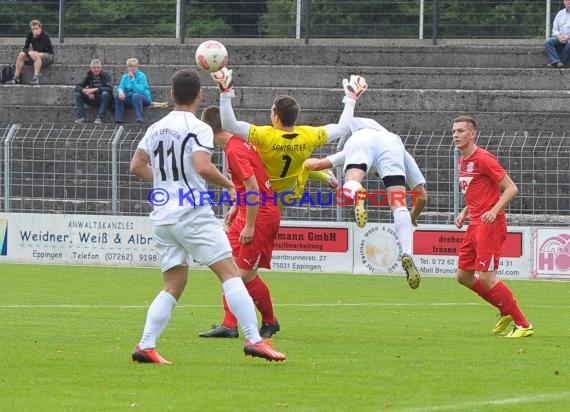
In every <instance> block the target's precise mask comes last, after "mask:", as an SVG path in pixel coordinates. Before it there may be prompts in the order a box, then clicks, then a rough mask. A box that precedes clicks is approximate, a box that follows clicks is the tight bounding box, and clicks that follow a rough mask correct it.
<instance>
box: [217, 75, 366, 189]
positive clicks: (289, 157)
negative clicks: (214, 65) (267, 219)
mask: <svg viewBox="0 0 570 412" xmlns="http://www.w3.org/2000/svg"><path fill="white" fill-rule="evenodd" d="M211 76H212V78H213V79H214V81H215V82H216V83H217V85H218V87H219V88H220V91H221V93H220V116H221V119H222V127H223V128H224V129H225V130H228V131H230V132H232V133H234V134H235V135H237V136H239V137H240V138H242V139H244V140H246V141H248V142H249V143H252V144H254V145H255V146H256V147H257V150H258V152H259V156H260V157H261V160H262V161H263V165H264V167H265V170H266V172H267V175H268V176H269V180H270V181H271V186H272V188H273V191H274V192H275V193H276V194H277V195H278V196H279V199H280V200H282V194H284V193H286V192H293V193H294V196H295V198H296V199H299V198H300V197H301V196H302V194H303V190H304V188H305V184H306V183H307V180H308V179H311V180H318V181H321V182H324V183H327V184H328V185H329V186H330V187H331V188H333V189H336V188H337V187H338V181H337V179H336V178H335V177H334V174H333V173H332V171H330V170H328V171H309V170H308V169H307V168H305V167H304V165H303V162H304V161H305V160H306V159H308V158H309V157H310V156H311V153H312V152H313V150H315V149H316V148H317V147H320V146H323V145H324V144H326V143H330V142H333V141H335V140H337V139H339V138H341V137H344V136H346V135H348V134H349V133H350V124H349V122H350V120H351V119H352V118H353V116H354V107H355V105H356V101H357V100H358V98H359V97H360V95H361V94H362V93H364V91H365V90H366V88H367V87H368V86H367V84H366V80H365V79H364V77H362V76H357V75H352V76H351V77H350V80H349V79H344V80H343V88H344V92H345V97H344V99H343V102H344V110H343V112H342V114H341V116H340V119H339V122H338V124H328V125H326V126H298V125H296V122H297V119H298V117H299V110H300V109H299V104H298V103H297V101H296V100H295V98H293V97H292V96H288V95H280V96H277V97H276V98H275V100H274V101H273V105H272V107H271V126H257V125H254V124H250V123H247V122H244V121H238V120H237V119H236V117H235V114H234V111H233V108H232V100H231V98H232V97H233V96H234V90H233V82H232V70H230V69H228V68H227V67H224V68H223V69H221V70H220V71H217V72H215V73H212V74H211Z"/></svg>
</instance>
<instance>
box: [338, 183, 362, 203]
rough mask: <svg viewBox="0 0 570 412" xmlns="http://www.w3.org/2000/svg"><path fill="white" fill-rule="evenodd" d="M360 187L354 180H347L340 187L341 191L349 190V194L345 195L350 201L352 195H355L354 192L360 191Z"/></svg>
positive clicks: (352, 197)
mask: <svg viewBox="0 0 570 412" xmlns="http://www.w3.org/2000/svg"><path fill="white" fill-rule="evenodd" d="M361 187H362V185H361V184H360V183H359V182H357V181H356V180H349V181H347V182H344V184H343V185H342V188H343V189H348V190H350V193H347V194H348V195H349V196H350V198H351V199H354V195H355V194H356V191H357V190H358V189H360V188H361Z"/></svg>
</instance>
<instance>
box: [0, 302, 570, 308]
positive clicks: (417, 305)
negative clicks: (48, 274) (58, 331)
mask: <svg viewBox="0 0 570 412" xmlns="http://www.w3.org/2000/svg"><path fill="white" fill-rule="evenodd" d="M479 305H481V303H465V302H463V303H454V302H440V303H396V302H394V303H388V302H384V303H383V302H377V303H374V302H371V303H341V302H338V303H337V302H335V303H274V304H273V306H275V307H306V308H319V307H336V306H344V307H347V306H351V307H372V306H379V307H382V306H384V307H389V306H395V307H426V306H427V307H439V306H479ZM219 306H220V304H218V303H215V304H182V305H177V306H176V307H177V308H217V307H219ZM525 307H532V308H554V309H568V308H569V307H570V306H568V305H525ZM141 308H148V304H145V305H82V304H38V305H20V304H14V305H0V309H141Z"/></svg>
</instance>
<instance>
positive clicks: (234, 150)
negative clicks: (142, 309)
mask: <svg viewBox="0 0 570 412" xmlns="http://www.w3.org/2000/svg"><path fill="white" fill-rule="evenodd" d="M202 121H203V122H205V123H206V124H208V125H209V126H211V127H212V130H213V131H214V143H215V144H217V145H218V146H220V147H221V148H222V150H223V151H224V153H225V154H226V162H227V165H228V172H229V174H230V175H231V179H232V182H233V184H234V186H235V188H236V192H237V193H238V196H240V199H239V200H240V202H239V203H238V202H236V203H237V205H234V206H232V208H231V209H230V210H229V212H228V213H227V214H226V217H225V224H226V227H227V228H228V229H227V230H226V232H227V234H228V239H229V241H230V244H231V246H232V251H233V256H234V258H235V260H236V264H237V266H238V268H239V270H240V273H241V277H242V279H243V282H244V283H245V287H246V289H247V291H248V292H249V294H250V296H251V298H252V299H253V303H254V304H255V306H256V307H257V309H258V310H259V313H260V314H261V328H260V329H259V334H260V335H261V337H262V338H270V337H271V336H273V335H274V334H275V333H277V332H279V330H280V325H279V322H278V321H277V319H276V318H275V314H274V312H273V303H272V301H271V294H270V293H269V288H268V287H267V285H266V283H265V282H264V281H263V279H262V278H261V277H260V276H259V275H258V273H257V270H258V268H266V269H270V268H271V254H272V252H273V243H274V241H275V236H277V232H278V231H279V224H280V221H281V212H280V211H279V207H278V206H277V203H276V202H275V201H274V200H273V191H272V190H271V183H270V182H269V177H267V173H266V172H265V170H264V169H263V164H262V163H261V159H260V158H259V154H258V153H257V150H256V148H255V146H254V145H252V144H249V143H247V142H245V141H244V140H243V139H240V138H239V137H237V136H235V135H232V134H231V133H230V132H228V131H226V130H224V129H222V123H221V120H220V110H219V108H218V107H217V106H209V107H207V108H205V109H204V111H203V112H202ZM246 195H247V197H246ZM238 205H239V206H238ZM222 300H223V306H224V319H223V320H222V323H221V325H220V326H215V327H214V328H213V329H212V330H210V331H208V332H204V333H200V335H199V336H200V337H202V338H237V337H238V336H239V332H238V320H237V319H236V317H235V316H234V314H233V313H232V312H231V311H230V309H229V307H228V304H227V301H226V298H225V295H223V294H222Z"/></svg>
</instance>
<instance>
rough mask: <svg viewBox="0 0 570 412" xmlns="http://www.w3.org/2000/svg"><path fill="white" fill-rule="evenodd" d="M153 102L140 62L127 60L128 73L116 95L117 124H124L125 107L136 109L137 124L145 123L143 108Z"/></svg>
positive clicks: (133, 59)
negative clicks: (140, 68)
mask: <svg viewBox="0 0 570 412" xmlns="http://www.w3.org/2000/svg"><path fill="white" fill-rule="evenodd" d="M151 102H152V95H151V94H150V88H149V87H148V81H147V79H146V74H144V73H143V72H142V71H140V70H139V61H138V60H137V59H135V58H132V59H128V60H127V72H126V73H125V74H123V76H122V77H121V82H120V83H119V86H118V87H117V91H116V93H115V123H123V115H124V114H125V107H131V106H132V107H134V108H135V115H136V119H137V123H139V124H142V122H143V107H146V106H148V105H149V104H150V103H151Z"/></svg>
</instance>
